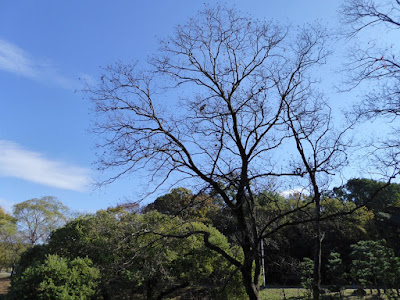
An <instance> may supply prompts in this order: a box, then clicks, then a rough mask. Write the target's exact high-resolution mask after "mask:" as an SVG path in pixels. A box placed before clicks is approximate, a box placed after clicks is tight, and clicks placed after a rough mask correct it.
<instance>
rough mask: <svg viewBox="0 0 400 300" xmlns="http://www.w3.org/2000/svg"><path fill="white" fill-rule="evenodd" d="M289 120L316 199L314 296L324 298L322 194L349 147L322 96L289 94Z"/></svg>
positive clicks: (298, 162)
mask: <svg viewBox="0 0 400 300" xmlns="http://www.w3.org/2000/svg"><path fill="white" fill-rule="evenodd" d="M284 105H285V123H286V124H287V126H288V128H289V129H290V130H291V132H292V134H293V139H294V142H295V145H296V149H297V152H298V157H299V158H298V159H297V160H295V161H293V164H294V166H296V169H297V170H299V172H300V173H301V174H303V175H304V176H305V177H306V178H307V181H308V182H307V183H308V189H309V191H310V192H311V198H312V202H313V203H314V220H313V225H314V233H315V243H314V270H313V283H312V290H313V297H314V299H319V298H320V290H321V259H322V241H323V239H324V233H323V232H322V231H321V224H320V223H321V217H322V200H323V199H322V195H323V192H324V190H323V189H324V188H325V189H327V188H328V185H329V181H330V180H329V177H330V176H331V175H334V173H336V172H339V171H340V169H341V168H342V167H343V166H344V165H346V164H347V155H346V148H347V144H346V143H345V142H344V141H343V135H344V134H345V133H346V131H347V130H348V129H350V128H351V124H350V125H349V127H347V128H345V129H344V130H342V131H341V132H334V130H333V124H332V115H331V109H330V108H329V106H328V105H327V104H326V103H325V102H324V101H322V99H321V97H319V96H318V95H317V97H313V95H307V96H306V97H300V98H299V97H285V101H284Z"/></svg>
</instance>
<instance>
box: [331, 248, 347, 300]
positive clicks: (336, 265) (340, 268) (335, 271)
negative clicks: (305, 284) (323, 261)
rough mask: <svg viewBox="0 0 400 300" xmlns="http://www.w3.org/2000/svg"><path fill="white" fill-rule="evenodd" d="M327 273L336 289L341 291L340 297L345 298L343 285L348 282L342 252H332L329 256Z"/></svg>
mask: <svg viewBox="0 0 400 300" xmlns="http://www.w3.org/2000/svg"><path fill="white" fill-rule="evenodd" d="M327 274H328V278H329V279H330V282H331V284H332V285H333V288H334V290H335V291H338V292H339V295H340V299H343V287H344V285H345V284H346V283H348V281H347V279H346V276H347V274H346V270H345V267H344V265H343V261H342V259H341V258H340V254H339V253H337V252H331V253H330V254H329V258H328V266H327Z"/></svg>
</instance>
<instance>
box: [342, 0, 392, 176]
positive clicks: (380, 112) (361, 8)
mask: <svg viewBox="0 0 400 300" xmlns="http://www.w3.org/2000/svg"><path fill="white" fill-rule="evenodd" d="M341 14H342V19H343V21H344V23H345V24H347V25H349V27H348V28H350V30H349V36H350V37H351V38H353V37H356V36H361V37H362V34H363V33H368V30H370V29H371V28H372V27H374V28H375V29H380V30H386V31H388V32H389V33H390V34H393V33H394V34H398V32H399V30H400V1H399V0H350V1H344V2H343V5H342V10H341ZM371 36H373V35H371ZM384 36H385V35H384V34H381V35H380V40H379V41H374V40H373V39H372V38H370V36H368V38H367V40H366V41H365V36H364V37H362V38H361V39H360V41H357V45H356V46H354V47H355V48H354V49H352V51H351V55H350V57H349V62H348V64H347V68H348V69H349V70H350V74H351V80H350V85H351V86H353V87H354V86H358V85H363V84H364V86H363V87H364V90H365V91H367V92H366V94H365V97H364V101H363V102H362V104H361V105H360V106H359V107H358V108H357V113H358V114H359V115H361V116H365V117H367V118H368V119H369V118H375V117H385V121H386V122H389V123H391V124H392V129H393V131H392V133H391V134H390V136H389V137H388V138H387V139H385V140H384V141H382V142H381V143H380V145H378V146H376V151H375V153H376V154H377V155H376V157H377V159H378V161H379V163H380V165H381V166H382V169H383V170H384V171H385V172H386V175H389V176H390V177H394V176H395V175H397V174H398V173H399V169H400V139H399V138H398V132H399V129H400V127H399V123H398V121H399V117H400V60H399V56H400V55H399V53H398V52H399V46H400V45H398V44H396V42H397V41H398V39H397V37H396V36H395V38H393V36H390V35H389V36H388V37H389V39H388V41H385V40H384V38H383V37H384ZM363 40H364V41H365V42H362V41H363ZM371 86H374V88H371Z"/></svg>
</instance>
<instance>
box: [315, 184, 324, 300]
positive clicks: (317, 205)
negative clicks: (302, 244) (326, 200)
mask: <svg viewBox="0 0 400 300" xmlns="http://www.w3.org/2000/svg"><path fill="white" fill-rule="evenodd" d="M320 200H321V198H320V195H319V193H318V191H317V194H316V196H315V222H314V230H315V246H314V278H313V298H314V300H319V299H320V291H321V256H322V239H323V237H322V235H321V226H320V217H321V203H320Z"/></svg>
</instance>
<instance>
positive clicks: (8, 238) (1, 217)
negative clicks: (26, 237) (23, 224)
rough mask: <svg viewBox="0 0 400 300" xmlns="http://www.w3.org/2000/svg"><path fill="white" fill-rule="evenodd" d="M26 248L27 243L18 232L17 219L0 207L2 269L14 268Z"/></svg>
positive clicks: (0, 266) (0, 255)
mask: <svg viewBox="0 0 400 300" xmlns="http://www.w3.org/2000/svg"><path fill="white" fill-rule="evenodd" d="M25 249H26V245H25V244H24V243H23V240H22V239H21V236H20V234H19V233H18V232H17V225H16V219H15V218H13V217H12V216H11V215H9V214H7V213H5V212H4V210H3V209H2V208H1V207H0V270H1V269H2V268H7V269H13V268H14V266H15V264H16V262H17V261H18V259H19V256H20V254H21V253H22V252H23V251H24V250H25Z"/></svg>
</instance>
